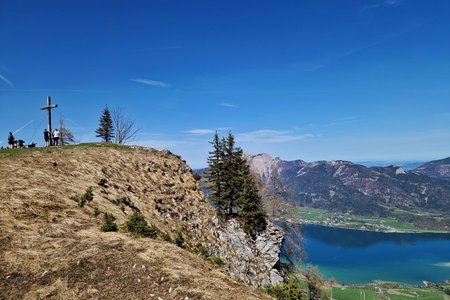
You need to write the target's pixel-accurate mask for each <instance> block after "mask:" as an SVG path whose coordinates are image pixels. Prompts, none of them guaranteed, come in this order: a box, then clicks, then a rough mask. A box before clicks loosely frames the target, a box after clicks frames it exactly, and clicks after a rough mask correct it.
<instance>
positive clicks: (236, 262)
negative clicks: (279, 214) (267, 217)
mask: <svg viewBox="0 0 450 300" xmlns="http://www.w3.org/2000/svg"><path fill="white" fill-rule="evenodd" d="M213 224H214V225H215V226H216V229H217V228H218V230H216V229H213V231H212V234H213V235H214V236H215V237H216V238H217V244H218V245H219V247H216V248H215V249H214V251H213V252H214V253H213V255H216V256H219V257H221V258H222V259H223V260H224V261H225V262H226V266H225V268H226V270H227V271H228V273H229V274H230V275H232V276H233V277H235V278H238V279H239V280H241V281H242V282H244V283H246V284H249V285H252V286H254V287H266V286H269V285H276V284H278V283H280V282H281V281H282V280H283V278H282V277H281V275H280V273H279V272H278V270H277V269H276V266H277V265H278V263H279V260H280V251H281V245H282V243H283V238H284V232H283V231H282V230H281V229H280V228H279V227H278V226H276V225H274V224H273V223H271V222H269V223H268V226H267V229H266V230H265V231H264V232H262V233H260V234H258V235H257V236H256V238H255V239H252V238H250V237H249V236H248V235H247V234H246V233H245V232H244V231H243V230H242V228H241V226H240V225H239V223H238V222H237V221H236V220H234V219H232V220H229V221H227V222H226V223H225V224H221V223H220V222H219V220H218V219H217V218H213Z"/></svg>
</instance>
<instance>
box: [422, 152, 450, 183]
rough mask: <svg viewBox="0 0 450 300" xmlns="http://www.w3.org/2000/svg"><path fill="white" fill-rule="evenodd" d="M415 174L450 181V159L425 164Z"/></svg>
mask: <svg viewBox="0 0 450 300" xmlns="http://www.w3.org/2000/svg"><path fill="white" fill-rule="evenodd" d="M414 172H416V173H418V174H423V175H427V176H429V177H432V178H438V179H443V180H450V157H447V158H444V159H440V160H434V161H430V162H428V163H425V164H423V165H421V166H420V167H418V168H417V169H415V170H414Z"/></svg>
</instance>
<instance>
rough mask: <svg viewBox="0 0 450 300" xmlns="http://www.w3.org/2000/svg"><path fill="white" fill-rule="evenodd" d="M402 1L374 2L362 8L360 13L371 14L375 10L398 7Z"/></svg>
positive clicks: (386, 0) (383, 0)
mask: <svg viewBox="0 0 450 300" xmlns="http://www.w3.org/2000/svg"><path fill="white" fill-rule="evenodd" d="M402 1H403V0H382V1H379V2H376V3H374V4H371V5H366V6H364V7H363V8H362V10H361V11H362V12H366V13H367V12H372V11H373V10H374V9H377V8H383V7H389V6H396V5H399V4H400V3H401V2H402Z"/></svg>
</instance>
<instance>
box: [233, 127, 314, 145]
mask: <svg viewBox="0 0 450 300" xmlns="http://www.w3.org/2000/svg"><path fill="white" fill-rule="evenodd" d="M312 137H314V135H313V134H309V133H308V134H294V133H293V132H292V131H291V130H271V129H261V130H256V131H251V132H245V133H240V134H237V135H236V139H237V140H238V141H239V142H262V143H288V142H294V141H303V140H306V139H308V138H312Z"/></svg>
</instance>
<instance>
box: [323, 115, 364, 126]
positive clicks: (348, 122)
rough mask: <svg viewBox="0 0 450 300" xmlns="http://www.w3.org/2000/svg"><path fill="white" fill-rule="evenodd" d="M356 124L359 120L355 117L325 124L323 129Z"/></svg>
mask: <svg viewBox="0 0 450 300" xmlns="http://www.w3.org/2000/svg"><path fill="white" fill-rule="evenodd" d="M358 122H361V120H360V119H358V118H356V117H350V118H346V119H341V120H337V121H333V122H330V123H327V124H325V125H324V126H325V127H334V126H340V125H347V124H353V123H358Z"/></svg>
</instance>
